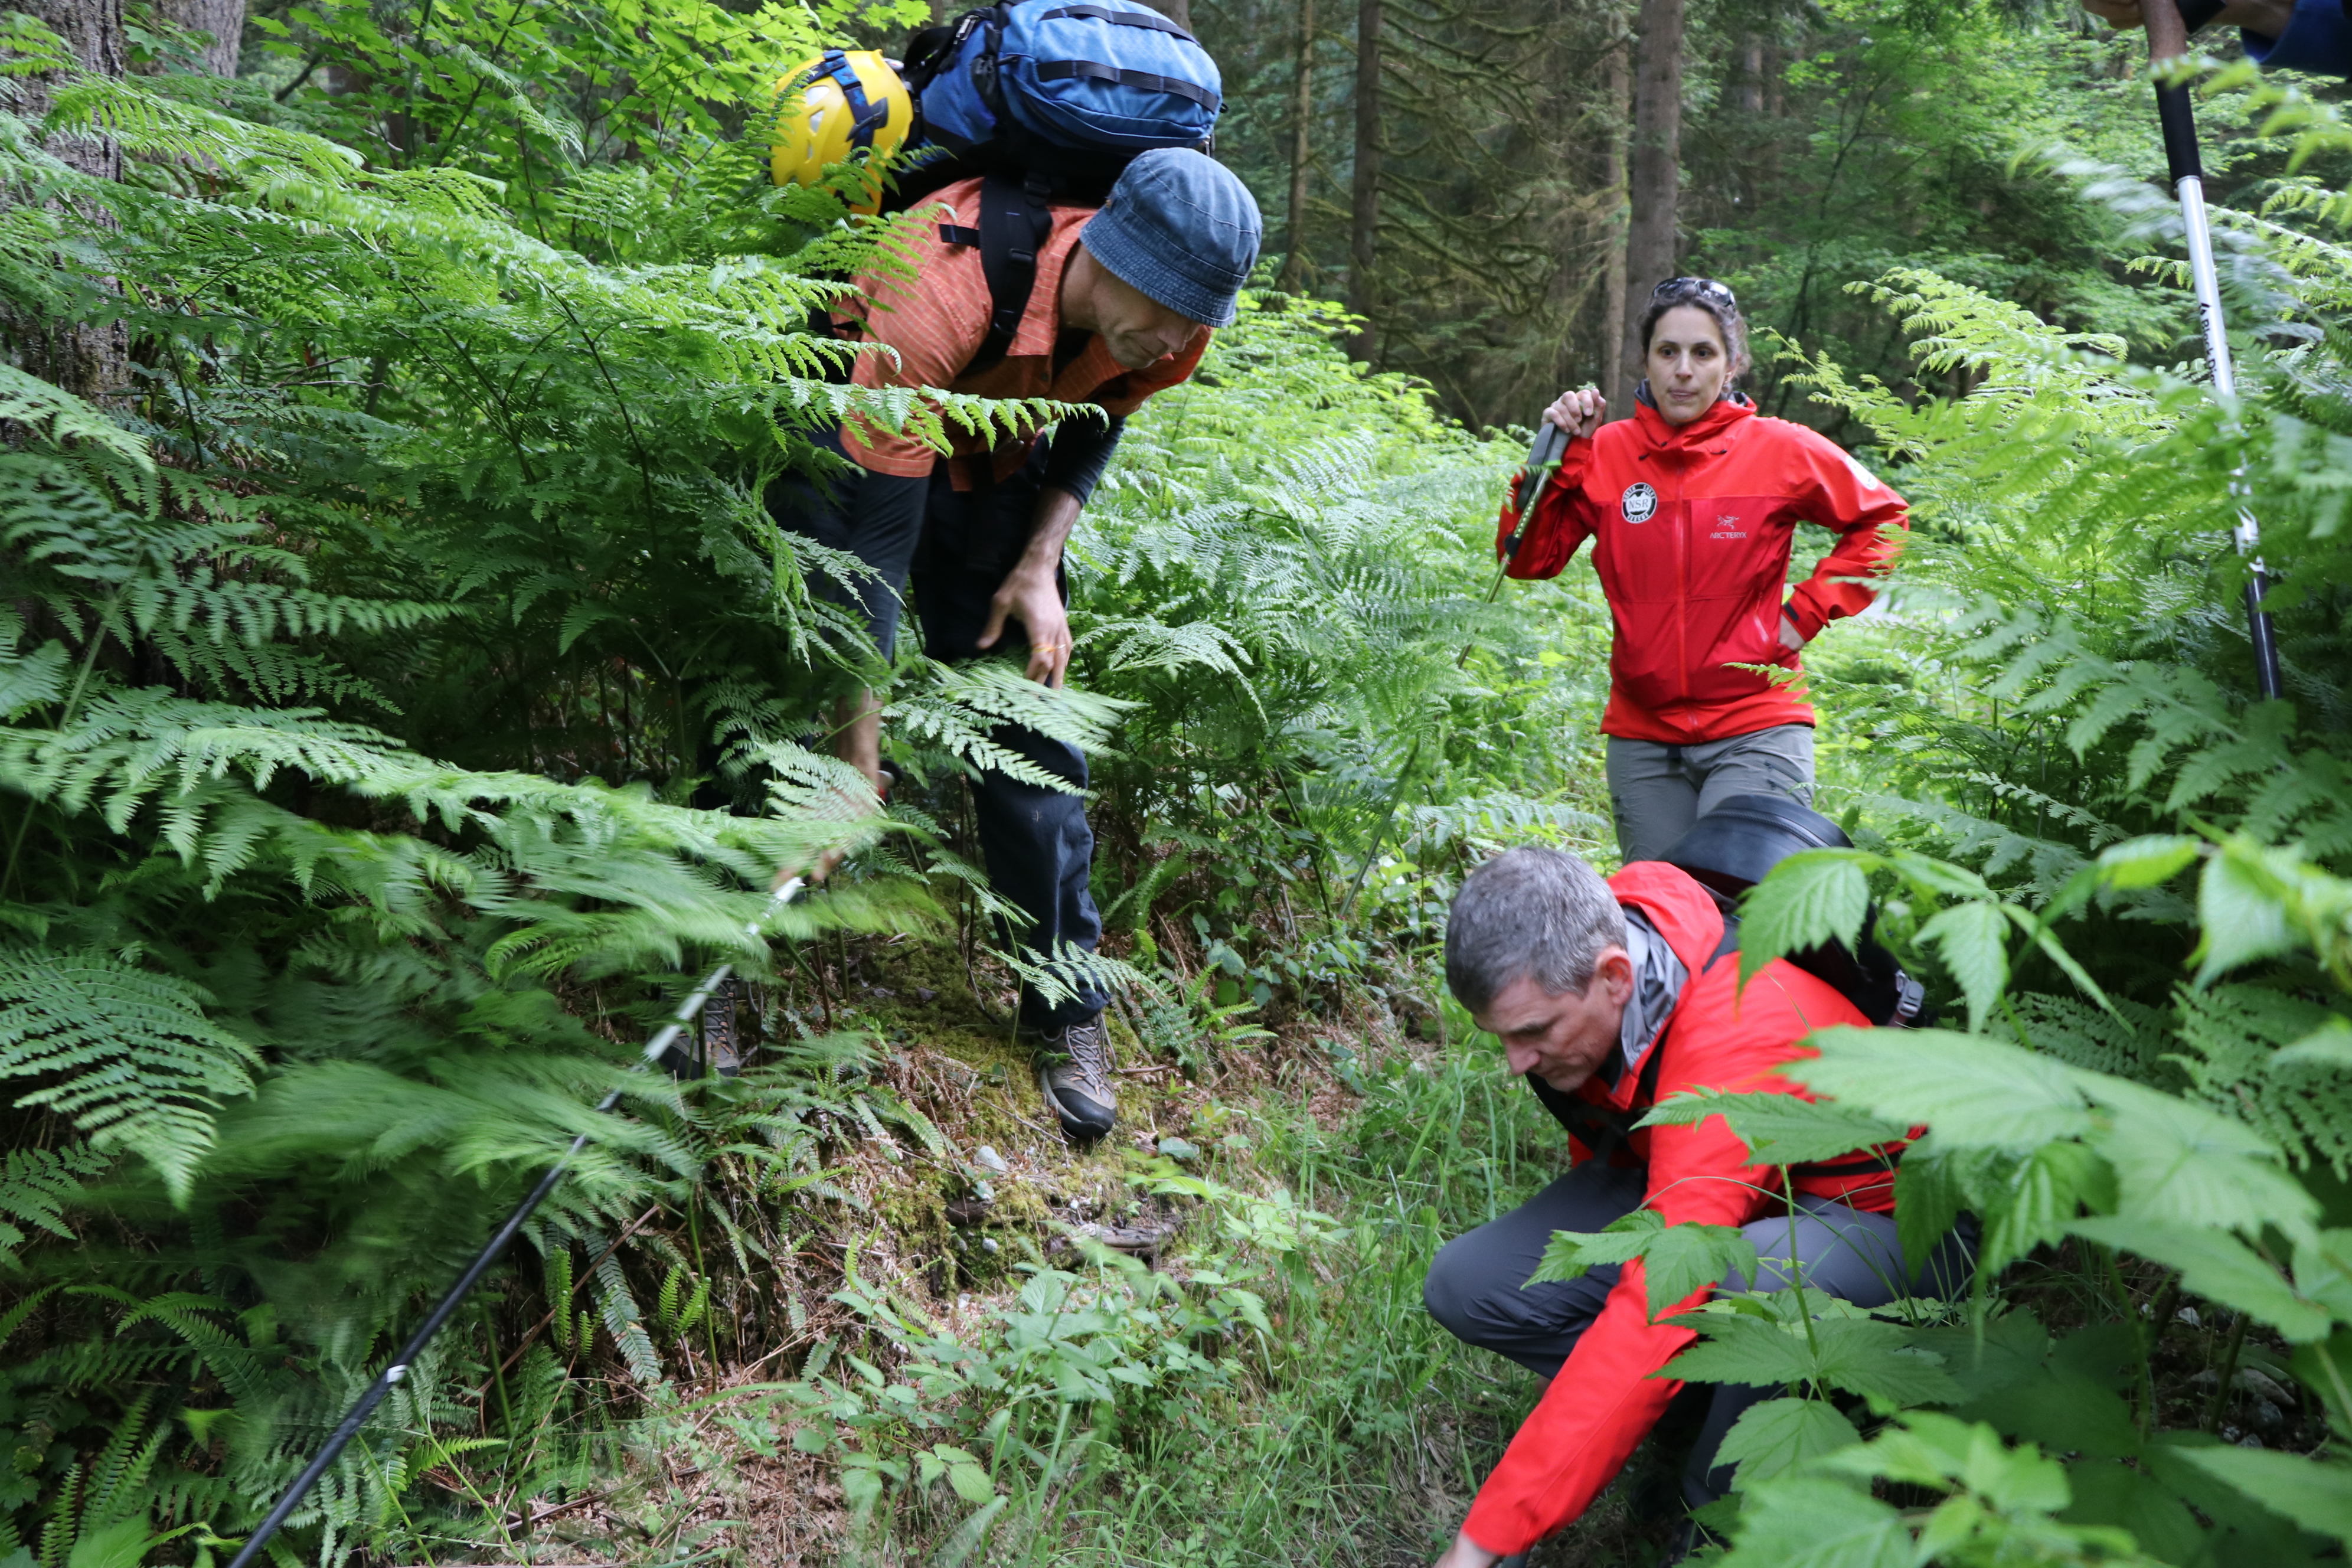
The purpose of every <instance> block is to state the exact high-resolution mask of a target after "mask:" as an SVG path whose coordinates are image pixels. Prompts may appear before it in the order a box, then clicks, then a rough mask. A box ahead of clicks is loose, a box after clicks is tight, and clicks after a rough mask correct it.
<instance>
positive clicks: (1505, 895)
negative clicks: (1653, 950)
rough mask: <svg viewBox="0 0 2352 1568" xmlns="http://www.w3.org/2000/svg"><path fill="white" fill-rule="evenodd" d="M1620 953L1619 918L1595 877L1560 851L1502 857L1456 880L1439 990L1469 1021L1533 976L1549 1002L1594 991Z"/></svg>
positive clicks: (1527, 849) (1529, 850) (1528, 850)
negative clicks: (1605, 957)
mask: <svg viewBox="0 0 2352 1568" xmlns="http://www.w3.org/2000/svg"><path fill="white" fill-rule="evenodd" d="M1624 945H1625V911H1624V910H1621V909H1619V908H1618V907H1617V895H1616V894H1614V893H1612V892H1611V891H1610V890H1609V884H1608V883H1606V882H1604V881H1602V880H1601V873H1600V872H1598V871H1595V870H1594V869H1593V868H1591V867H1590V866H1588V865H1586V864H1585V863H1584V862H1583V861H1582V860H1580V859H1579V858H1576V857H1575V856H1573V855H1570V853H1568V851H1566V850H1565V849H1545V848H1541V847H1535V846H1532V845H1530V846H1523V847H1519V848H1517V849H1506V850H1504V851H1503V852H1502V853H1501V854H1500V855H1497V856H1496V857H1495V858H1493V859H1492V860H1489V861H1487V862H1486V864H1485V865H1483V866H1481V867H1479V868H1477V869H1476V870H1475V871H1473V872H1471V873H1470V875H1469V876H1467V877H1465V878H1464V879H1463V880H1462V890H1461V891H1460V892H1459V893H1456V894H1455V895H1454V910H1453V913H1452V914H1451V915H1450V916H1449V917H1448V918H1447V920H1446V922H1445V984H1446V987H1447V989H1449V990H1451V991H1452V992H1453V993H1454V1000H1456V1001H1458V1002H1460V1003H1461V1004H1462V1005H1464V1006H1465V1007H1467V1008H1469V1009H1470V1010H1471V1011H1472V1012H1473V1013H1477V1012H1483V1011H1484V1010H1485V1009H1486V1006H1487V1005H1488V1004H1490V1003H1492V1002H1493V1001H1494V1000H1495V998H1496V997H1497V996H1499V995H1501V994H1503V992H1504V991H1506V990H1507V989H1508V988H1509V987H1510V985H1511V984H1512V983H1513V982H1514V981H1516V980H1517V979H1518V978H1519V977H1520V976H1521V975H1532V976H1534V977H1535V982H1536V984H1538V985H1540V986H1542V987H1543V988H1544V990H1545V991H1546V992H1547V993H1549V994H1551V995H1554V996H1558V995H1560V994H1564V993H1568V992H1574V993H1575V994H1578V995H1582V994H1584V988H1585V987H1586V986H1588V985H1590V984H1592V972H1593V971H1594V970H1595V969H1596V968H1598V967H1599V966H1600V963H1601V952H1603V951H1604V950H1605V949H1607V948H1610V947H1612V946H1615V947H1622V946H1624Z"/></svg>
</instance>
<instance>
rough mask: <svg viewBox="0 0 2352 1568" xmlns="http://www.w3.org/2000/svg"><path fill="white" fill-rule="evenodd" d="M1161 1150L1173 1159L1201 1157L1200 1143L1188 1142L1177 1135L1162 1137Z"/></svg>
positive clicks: (1195, 1158)
mask: <svg viewBox="0 0 2352 1568" xmlns="http://www.w3.org/2000/svg"><path fill="white" fill-rule="evenodd" d="M1160 1152H1161V1153H1163V1154H1165V1155H1167V1156H1168V1157H1169V1158H1170V1159H1171V1160H1197V1159H1199V1158H1200V1157H1201V1148H1200V1145H1199V1144H1197V1143H1188V1142H1185V1141H1184V1140H1183V1139H1181V1138H1175V1137H1169V1138H1162V1139H1161V1140H1160Z"/></svg>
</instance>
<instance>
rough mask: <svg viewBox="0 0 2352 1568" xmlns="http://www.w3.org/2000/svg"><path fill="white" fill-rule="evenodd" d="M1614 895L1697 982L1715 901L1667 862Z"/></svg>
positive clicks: (1711, 944)
mask: <svg viewBox="0 0 2352 1568" xmlns="http://www.w3.org/2000/svg"><path fill="white" fill-rule="evenodd" d="M1697 423H1699V421H1696V420H1694V421H1692V424H1694V425H1695V424H1697ZM1685 428H1688V426H1685ZM1609 889H1610V891H1612V892H1613V893H1615V894H1616V895H1617V901H1618V902H1619V903H1621V904H1631V905H1633V907H1634V908H1635V909H1637V910H1641V911H1642V912H1643V914H1645V915H1647V916H1648V917H1649V918H1650V923H1651V924H1652V925H1654V926H1655V927H1657V928H1658V934H1659V935H1660V936H1662V937H1664V938H1665V939H1666V945H1667V946H1668V947H1671V948H1673V949H1674V950H1675V957H1676V958H1679V959H1681V960H1682V961H1683V967H1684V968H1685V969H1687V970H1689V971H1690V973H1691V978H1692V979H1693V980H1696V979H1697V978H1698V976H1699V973H1700V971H1702V970H1704V969H1705V968H1706V962H1707V960H1708V959H1710V958H1713V957H1714V956H1715V950H1716V947H1717V944H1719V943H1720V942H1722V941H1723V911H1722V910H1719V909H1717V908H1716V904H1715V895H1713V894H1712V893H1709V892H1708V891H1707V890H1706V889H1705V888H1703V887H1701V886H1700V885H1699V884H1698V882H1697V881H1696V879H1693V878H1692V877H1691V875H1690V873H1688V872H1687V871H1684V870H1681V869H1679V868H1676V867H1673V866H1669V865H1667V864H1666V863H1665V862H1664V861H1663V860H1636V861H1634V862H1633V864H1632V865H1630V866H1628V867H1626V868H1624V869H1623V870H1622V871H1620V872H1618V873H1617V874H1616V875H1615V876H1613V877H1612V878H1610V879H1609Z"/></svg>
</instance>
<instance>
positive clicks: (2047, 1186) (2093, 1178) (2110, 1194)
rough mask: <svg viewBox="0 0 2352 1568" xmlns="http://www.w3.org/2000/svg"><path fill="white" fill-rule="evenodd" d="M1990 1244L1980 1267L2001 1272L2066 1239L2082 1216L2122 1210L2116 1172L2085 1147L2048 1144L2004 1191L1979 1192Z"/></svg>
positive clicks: (2020, 1166) (2018, 1166)
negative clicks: (2087, 1212)
mask: <svg viewBox="0 0 2352 1568" xmlns="http://www.w3.org/2000/svg"><path fill="white" fill-rule="evenodd" d="M1978 1200H1979V1204H1981V1205H1982V1206H1983V1209H1984V1244H1983V1252H1982V1255H1981V1256H1980V1257H1979V1258H1978V1267H1979V1268H1983V1269H1986V1270H1987V1271H1989V1272H1990V1273H1994V1274H1998V1273H2000V1271H2001V1270H2002V1269H2004V1268H2008V1267H2009V1266H2010V1265H2011V1263H2013V1262H2015V1261H2016V1260H2017V1259H2019V1258H2022V1257H2024V1256H2025V1255H2026V1254H2027V1253H2029V1252H2031V1251H2032V1250H2033V1249H2034V1248H2035V1247H2040V1246H2042V1245H2043V1244H2044V1243H2048V1242H2055V1241H2057V1240H2059V1239H2061V1238H2062V1237H2064V1236H2065V1234H2066V1229H2067V1226H2070V1225H2071V1224H2073V1223H2074V1218H2075V1216H2076V1215H2080V1214H2081V1213H2082V1212H2083V1210H2084V1209H2085V1208H2088V1209H2090V1210H2091V1211H2092V1212H2093V1213H2099V1212H2102V1211H2105V1210H2108V1209H2112V1208H2114V1207H2115V1206H2116V1173H2115V1171H2114V1169H2113V1167H2111V1166H2110V1165H2109V1164H2108V1163H2106V1161H2105V1160H2104V1159H2102V1158H2100V1156H2099V1154H2098V1153H2097V1152H2095V1150H2092V1149H2089V1148H2086V1147H2084V1145H2083V1144H2080V1143H2045V1144H2043V1145H2042V1147H2041V1148H2039V1149H2036V1150H2035V1151H2034V1152H2032V1155H2030V1156H2029V1157H2028V1158H2026V1159H2024V1160H2021V1161H2020V1162H2019V1163H2017V1164H2016V1166H2015V1167H2013V1168H2012V1169H2011V1171H2010V1172H2009V1173H2008V1176H2007V1178H2006V1179H2005V1180H2003V1181H2002V1182H2001V1183H2000V1184H1999V1186H1997V1187H1995V1188H1993V1189H1991V1190H1990V1191H1986V1190H1983V1189H1981V1188H1980V1189H1979V1193H1978Z"/></svg>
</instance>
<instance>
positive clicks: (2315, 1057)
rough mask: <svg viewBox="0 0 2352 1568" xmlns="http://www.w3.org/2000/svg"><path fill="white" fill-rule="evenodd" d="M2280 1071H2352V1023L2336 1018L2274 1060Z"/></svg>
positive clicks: (2275, 1067)
mask: <svg viewBox="0 0 2352 1568" xmlns="http://www.w3.org/2000/svg"><path fill="white" fill-rule="evenodd" d="M2271 1067H2272V1068H2273V1070H2275V1069H2277V1068H2312V1067H2325V1068H2335V1069H2336V1070H2337V1071H2339V1072H2352V1020H2346V1019H2343V1018H2332V1019H2330V1020H2328V1021H2327V1022H2326V1023H2325V1024H2322V1025H2321V1026H2319V1027H2318V1028H2316V1029H2314V1030H2313V1031H2312V1032H2311V1033H2310V1034H2308V1035H2305V1037H2303V1038H2301V1039H2299V1040H2297V1041H2295V1043H2294V1044H2293V1045H2291V1046H2287V1047H2284V1048H2283V1049H2281V1050H2280V1051H2279V1053H2278V1054H2277V1055H2276V1056H2274V1057H2273V1058H2271Z"/></svg>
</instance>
